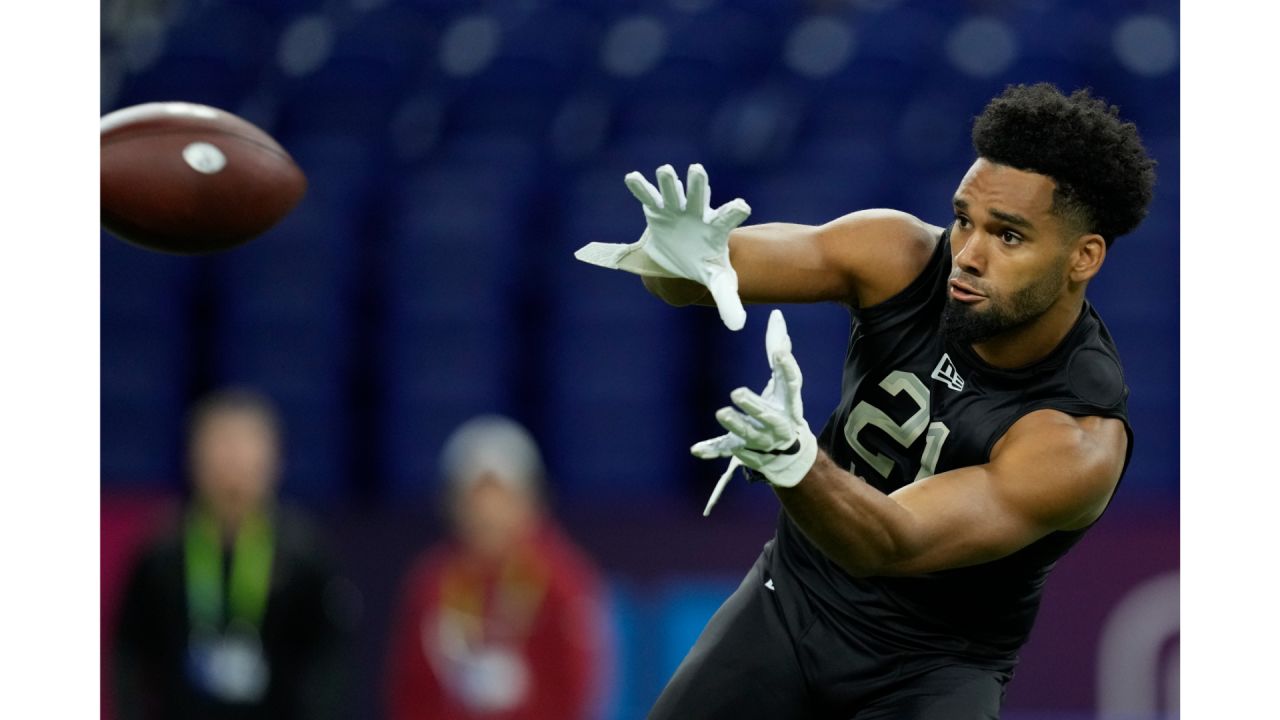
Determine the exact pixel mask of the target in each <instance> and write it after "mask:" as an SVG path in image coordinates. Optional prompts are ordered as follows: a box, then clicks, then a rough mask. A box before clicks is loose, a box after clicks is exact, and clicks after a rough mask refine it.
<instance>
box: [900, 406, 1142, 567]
mask: <svg viewBox="0 0 1280 720" xmlns="http://www.w3.org/2000/svg"><path fill="white" fill-rule="evenodd" d="M1127 442H1128V438H1127V435H1126V433H1125V431H1124V427H1123V424H1122V423H1121V422H1120V421H1119V420H1114V419H1105V418H1072V417H1068V416H1066V415H1064V414H1062V413H1058V412H1055V411H1040V412H1037V413H1032V414H1030V415H1028V416H1026V417H1024V418H1023V419H1022V420H1020V421H1019V422H1018V423H1016V424H1015V425H1014V427H1013V428H1011V429H1010V431H1009V432H1008V433H1006V435H1005V437H1004V438H1003V439H1002V440H1001V442H1000V444H998V445H997V448H996V450H995V451H993V453H992V459H991V462H989V463H986V464H984V465H977V466H973V467H967V468H959V469H956V470H951V471H948V472H944V473H939V474H937V475H933V476H931V477H928V478H925V479H923V480H920V481H917V482H915V483H912V484H910V485H907V486H906V487H903V488H902V489H900V490H898V491H897V492H895V493H893V494H892V495H891V496H890V497H891V498H892V499H893V500H895V501H896V502H897V503H898V504H899V505H900V506H901V507H903V508H904V509H905V510H906V511H907V512H908V513H909V515H910V517H911V519H912V523H911V525H912V532H911V534H910V536H909V538H908V540H907V543H906V546H905V547H903V548H900V552H899V553H898V557H897V558H896V559H895V561H894V562H893V563H892V564H891V565H890V566H889V567H887V568H886V569H885V570H886V572H885V573H884V574H887V575H915V574H919V573H925V572H932V571H935V570H943V569H948V568H955V567H964V566H968V565H977V564H979V563H984V562H990V561H992V560H996V559H998V558H1001V557H1004V556H1006V555H1010V554H1012V553H1014V552H1016V551H1018V550H1020V549H1022V548H1024V547H1026V546H1027V545H1030V544H1031V543H1033V542H1035V541H1036V540H1039V539H1040V538H1042V537H1044V536H1046V535H1048V534H1049V533H1051V532H1054V531H1056V530H1070V529H1076V528H1080V527H1084V526H1085V525H1088V524H1089V523H1091V522H1093V521H1094V520H1095V519H1097V517H1098V516H1099V515H1100V514H1101V513H1102V510H1103V509H1104V508H1105V507H1106V504H1107V502H1108V501H1109V500H1110V497H1111V493H1112V492H1113V491H1114V490H1115V486H1116V483H1117V482H1118V481H1119V478H1120V473H1121V471H1122V469H1123V464H1124V456H1125V444H1126V443H1127Z"/></svg>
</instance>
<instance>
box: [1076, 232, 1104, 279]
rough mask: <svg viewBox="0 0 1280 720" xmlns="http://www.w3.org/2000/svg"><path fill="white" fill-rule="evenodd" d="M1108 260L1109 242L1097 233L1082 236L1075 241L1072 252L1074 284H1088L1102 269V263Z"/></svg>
mask: <svg viewBox="0 0 1280 720" xmlns="http://www.w3.org/2000/svg"><path fill="white" fill-rule="evenodd" d="M1106 258H1107V241H1106V240H1104V239H1103V237H1102V236H1101V235H1099V234H1097V233H1089V234H1087V235H1081V236H1080V237H1078V238H1076V240H1075V248H1074V249H1073V250H1072V251H1071V266H1070V267H1071V270H1070V272H1071V280H1072V282H1088V281H1089V280H1091V279H1093V276H1094V275H1097V274H1098V270H1101V269H1102V261H1103V260H1105V259H1106Z"/></svg>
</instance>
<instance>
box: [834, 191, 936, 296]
mask: <svg viewBox="0 0 1280 720" xmlns="http://www.w3.org/2000/svg"><path fill="white" fill-rule="evenodd" d="M941 234H942V228H940V227H937V226H934V225H930V224H929V223H926V222H924V221H923V220H920V219H919V218H917V217H915V216H914V215H911V214H909V213H905V212H901V211H898V210H886V209H871V210H859V211H858V212H854V213H850V214H848V215H845V216H843V217H839V218H836V219H835V220H832V221H831V222H829V223H827V224H825V225H822V226H820V227H818V228H817V229H816V235H817V237H818V240H819V243H820V245H821V247H822V249H823V253H824V255H826V258H827V261H828V262H830V263H831V264H832V265H835V266H838V267H840V268H841V269H842V270H843V271H844V272H845V273H846V274H847V275H848V277H850V278H851V280H852V285H853V289H854V294H855V297H854V298H852V299H851V300H852V301H853V302H854V303H855V304H856V305H857V306H859V307H871V306H872V305H876V304H879V303H881V302H883V301H885V300H888V299H889V298H891V297H893V296H894V295H896V294H898V293H899V292H901V291H902V290H903V289H904V288H906V287H907V285H909V284H910V283H911V281H912V280H914V279H915V278H916V277H917V276H918V275H919V274H920V272H921V271H922V270H923V269H924V267H925V265H926V264H927V263H928V262H929V258H930V257H931V256H932V255H933V251H934V249H935V248H936V247H937V244H938V239H939V237H940V236H941Z"/></svg>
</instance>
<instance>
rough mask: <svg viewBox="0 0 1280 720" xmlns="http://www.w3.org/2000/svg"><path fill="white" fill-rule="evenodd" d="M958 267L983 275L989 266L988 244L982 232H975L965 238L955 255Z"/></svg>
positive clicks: (975, 274) (970, 272) (971, 273)
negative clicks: (984, 240)
mask: <svg viewBox="0 0 1280 720" xmlns="http://www.w3.org/2000/svg"><path fill="white" fill-rule="evenodd" d="M955 264H956V267H958V268H960V269H961V270H963V271H965V272H966V273H968V274H970V275H974V276H979V277H980V276H981V275H982V273H983V271H985V270H986V268H987V257H986V244H985V243H984V242H983V238H982V236H981V234H979V233H974V234H971V235H970V236H969V237H968V238H966V239H965V241H964V244H963V245H961V246H960V249H959V252H957V253H956V256H955Z"/></svg>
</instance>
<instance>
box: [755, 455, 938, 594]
mask: <svg viewBox="0 0 1280 720" xmlns="http://www.w3.org/2000/svg"><path fill="white" fill-rule="evenodd" d="M774 492H775V493H776V494H777V495H778V499H779V500H781V501H782V505H783V507H784V508H786V511H787V514H788V515H789V516H790V517H791V519H792V520H793V521H795V523H796V525H798V526H799V527H800V529H801V530H802V531H803V532H804V534H805V536H806V537H808V538H809V540H810V541H811V542H813V544H815V545H817V546H818V548H819V549H820V550H822V552H823V553H824V554H826V555H827V557H829V558H831V559H832V560H833V561H835V563H836V564H837V565H839V566H840V567H841V568H843V569H844V570H845V572H848V573H849V574H850V575H854V576H856V577H864V576H869V575H878V574H882V572H883V570H884V569H885V568H888V567H889V566H891V565H892V564H893V563H894V562H896V561H897V560H899V559H901V558H903V557H906V556H908V555H909V554H910V552H911V548H912V546H913V545H914V540H913V533H912V527H913V525H914V522H913V519H912V516H911V513H910V512H909V511H907V510H906V508H904V507H902V505H900V504H898V503H897V502H896V501H895V500H893V499H892V498H890V497H889V496H887V495H885V494H884V493H882V492H880V491H879V490H876V489H875V488H874V487H872V486H870V485H868V484H867V483H866V482H865V481H863V480H862V479H861V478H858V477H856V476H854V475H852V474H850V473H848V472H845V471H844V470H842V469H840V468H839V467H837V466H836V464H835V463H833V462H832V461H831V458H829V457H828V456H827V454H826V453H825V452H822V451H819V452H818V458H817V460H816V461H815V462H814V464H813V467H812V468H811V469H810V470H809V473H808V474H807V475H806V476H805V478H804V480H803V481H801V482H800V483H799V484H798V485H796V486H795V487H791V488H783V487H774Z"/></svg>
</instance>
